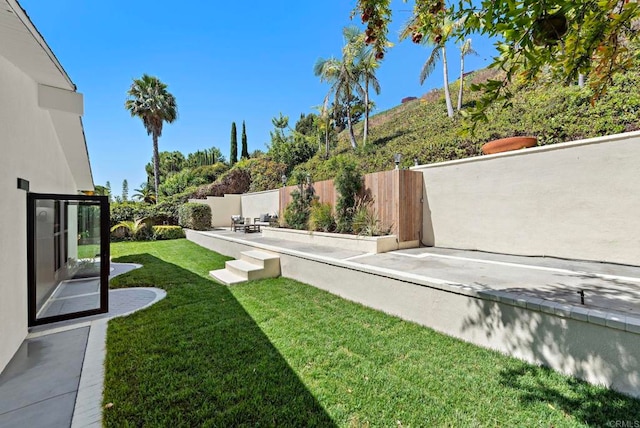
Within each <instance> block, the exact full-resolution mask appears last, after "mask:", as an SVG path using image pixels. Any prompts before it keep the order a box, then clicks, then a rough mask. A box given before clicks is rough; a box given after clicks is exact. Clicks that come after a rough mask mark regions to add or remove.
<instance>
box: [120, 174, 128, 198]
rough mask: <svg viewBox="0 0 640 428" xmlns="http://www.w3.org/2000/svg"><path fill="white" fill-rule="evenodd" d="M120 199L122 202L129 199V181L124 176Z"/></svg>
mask: <svg viewBox="0 0 640 428" xmlns="http://www.w3.org/2000/svg"><path fill="white" fill-rule="evenodd" d="M122 200H123V201H124V202H127V201H128V200H129V183H128V182H127V179H126V178H125V179H124V181H123V182H122Z"/></svg>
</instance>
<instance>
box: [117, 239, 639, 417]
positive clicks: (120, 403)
mask: <svg viewBox="0 0 640 428" xmlns="http://www.w3.org/2000/svg"><path fill="white" fill-rule="evenodd" d="M111 252H112V255H113V257H114V260H115V261H122V262H136V263H142V264H143V265H144V267H143V268H142V269H138V270H135V271H133V272H131V273H128V274H126V275H123V276H121V277H118V278H116V279H115V280H114V281H113V282H112V287H129V286H150V285H155V286H158V287H161V288H163V289H165V290H167V298H166V299H165V300H163V301H161V302H159V303H157V304H156V305H154V306H152V307H151V308H149V309H147V310H144V311H141V312H138V313H136V314H134V315H132V316H129V317H126V318H120V319H115V320H113V321H111V322H110V323H109V331H108V337H107V362H106V379H105V392H104V404H108V403H113V406H111V407H109V408H107V409H106V410H105V424H106V425H107V426H113V427H121V426H143V425H144V426H203V425H204V426H220V427H231V426H293V427H297V426H346V427H366V426H384V427H400V426H402V427H406V426H414V427H430V426H455V427H457V426H545V427H550V426H553V427H562V426H586V425H591V426H606V425H608V424H610V423H615V421H629V420H631V421H635V420H640V401H637V400H634V399H630V398H628V397H625V396H623V395H620V394H617V393H615V392H612V391H610V390H607V389H605V388H600V387H594V386H591V385H588V384H586V383H584V382H581V381H577V380H575V379H573V378H570V377H566V376H561V375H559V374H557V373H555V372H553V371H551V370H547V369H544V368H540V367H536V366H532V365H529V364H525V363H523V362H521V361H518V360H515V359H513V358H508V357H505V356H503V355H500V354H498V353H496V352H492V351H488V350H485V349H482V348H479V347H476V346H473V345H470V344H467V343H464V342H462V341H459V340H456V339H453V338H450V337H447V336H444V335H442V334H439V333H436V332H434V331H432V330H430V329H427V328H424V327H420V326H418V325H416V324H412V323H409V322H405V321H402V320H400V319H398V318H396V317H392V316H389V315H386V314H383V313H381V312H377V311H374V310H371V309H368V308H365V307H363V306H361V305H358V304H355V303H351V302H348V301H345V300H343V299H341V298H339V297H336V296H333V295H331V294H328V293H326V292H323V291H320V290H318V289H316V288H314V287H311V286H308V285H305V284H302V283H299V282H297V281H293V280H289V279H285V278H278V279H271V280H260V281H253V282H250V283H246V284H243V285H236V286H233V287H225V286H222V285H218V284H216V283H215V282H213V281H211V280H209V279H208V275H207V273H208V271H209V270H212V269H217V268H221V267H223V266H224V261H225V260H228V258H226V257H223V256H221V255H219V254H216V253H212V252H210V251H208V250H205V249H203V248H201V247H199V246H197V245H195V244H192V243H190V242H188V241H186V240H184V239H182V240H175V241H157V242H142V243H132V242H124V243H114V244H112V246H111Z"/></svg>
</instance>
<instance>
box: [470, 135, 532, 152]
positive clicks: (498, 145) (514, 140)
mask: <svg viewBox="0 0 640 428" xmlns="http://www.w3.org/2000/svg"><path fill="white" fill-rule="evenodd" d="M537 143H538V139H537V138H536V137H509V138H501V139H499V140H493V141H490V142H488V143H487V144H485V145H483V146H482V153H484V154H485V155H491V154H493V153H501V152H508V151H510V150H520V149H524V148H527V147H533V146H535V145H536V144H537Z"/></svg>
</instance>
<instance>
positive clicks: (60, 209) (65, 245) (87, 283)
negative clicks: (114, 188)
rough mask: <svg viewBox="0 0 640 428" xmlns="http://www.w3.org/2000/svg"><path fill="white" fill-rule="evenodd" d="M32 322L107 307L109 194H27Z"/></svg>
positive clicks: (105, 309)
mask: <svg viewBox="0 0 640 428" xmlns="http://www.w3.org/2000/svg"><path fill="white" fill-rule="evenodd" d="M27 204H28V206H27V216H28V218H27V224H28V230H27V240H28V249H27V257H28V268H29V278H28V279H29V325H39V324H46V323H50V322H57V321H63V320H67V319H71V318H78V317H82V316H88V315H94V314H99V313H104V312H107V311H108V310H109V302H108V297H109V294H108V293H109V282H108V281H109V201H108V199H107V197H106V196H84V195H74V196H71V195H50V194H38V193H29V195H28V197H27Z"/></svg>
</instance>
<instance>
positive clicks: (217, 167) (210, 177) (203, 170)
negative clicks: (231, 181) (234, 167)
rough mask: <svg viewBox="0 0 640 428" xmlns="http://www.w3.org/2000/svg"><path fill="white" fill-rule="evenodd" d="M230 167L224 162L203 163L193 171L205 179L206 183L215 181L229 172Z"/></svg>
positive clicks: (195, 174)
mask: <svg viewBox="0 0 640 428" xmlns="http://www.w3.org/2000/svg"><path fill="white" fill-rule="evenodd" d="M228 170H229V167H228V166H227V165H226V164H224V163H222V162H218V163H214V164H213V165H202V166H198V167H196V168H193V169H192V170H191V172H192V173H193V175H194V176H196V177H200V178H202V179H203V180H204V182H205V183H213V182H214V181H216V180H217V179H218V177H220V176H221V175H222V174H224V173H225V172H227V171H228Z"/></svg>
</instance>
